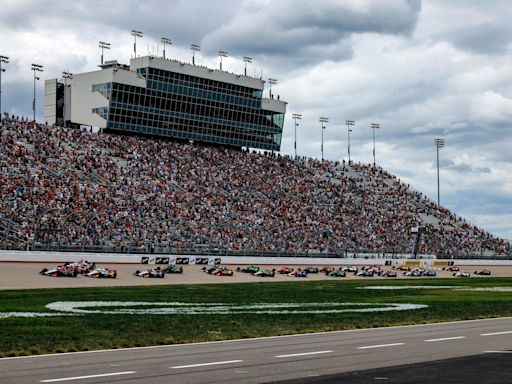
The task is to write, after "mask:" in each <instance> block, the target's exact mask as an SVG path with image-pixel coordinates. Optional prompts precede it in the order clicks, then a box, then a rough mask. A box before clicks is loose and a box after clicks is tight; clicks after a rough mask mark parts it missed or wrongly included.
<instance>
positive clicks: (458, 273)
mask: <svg viewBox="0 0 512 384" xmlns="http://www.w3.org/2000/svg"><path fill="white" fill-rule="evenodd" d="M453 276H454V277H470V276H471V275H470V274H469V272H464V271H457V272H453Z"/></svg>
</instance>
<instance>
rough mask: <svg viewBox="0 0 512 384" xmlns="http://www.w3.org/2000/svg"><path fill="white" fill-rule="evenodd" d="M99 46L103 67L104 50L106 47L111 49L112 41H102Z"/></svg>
mask: <svg viewBox="0 0 512 384" xmlns="http://www.w3.org/2000/svg"><path fill="white" fill-rule="evenodd" d="M99 47H100V48H101V66H102V67H103V51H104V50H105V49H110V43H106V42H104V41H100V45H99Z"/></svg>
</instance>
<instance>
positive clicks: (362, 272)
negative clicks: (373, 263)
mask: <svg viewBox="0 0 512 384" xmlns="http://www.w3.org/2000/svg"><path fill="white" fill-rule="evenodd" d="M374 274H375V272H374V271H373V269H369V270H366V269H362V270H360V271H359V272H357V273H356V276H359V277H373V275H374Z"/></svg>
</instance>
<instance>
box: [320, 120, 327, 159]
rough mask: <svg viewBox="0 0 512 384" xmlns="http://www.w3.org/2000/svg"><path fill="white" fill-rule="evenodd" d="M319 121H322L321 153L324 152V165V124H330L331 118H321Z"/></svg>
mask: <svg viewBox="0 0 512 384" xmlns="http://www.w3.org/2000/svg"><path fill="white" fill-rule="evenodd" d="M318 121H320V124H321V125H322V145H321V147H320V149H321V151H322V163H323V162H324V129H325V125H324V123H328V122H329V118H328V117H321V118H319V119H318Z"/></svg>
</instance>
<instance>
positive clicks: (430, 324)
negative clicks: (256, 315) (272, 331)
mask: <svg viewBox="0 0 512 384" xmlns="http://www.w3.org/2000/svg"><path fill="white" fill-rule="evenodd" d="M507 319H508V320H510V319H512V316H509V317H495V318H489V319H475V320H462V321H443V322H440V323H427V324H411V325H394V326H391V327H377V328H361V329H347V330H344V331H330V332H310V333H297V334H293V335H281V336H264V337H253V338H249V339H232V340H219V341H201V342H197V343H185V344H168V345H151V346H147V347H133V348H114V349H97V350H95V351H79V352H64V353H47V354H42V355H28V356H13V357H2V358H0V362H1V361H6V360H17V359H29V358H39V357H59V356H69V355H75V356H78V355H84V354H91V353H109V352H124V351H143V350H146V349H162V348H186V347H194V346H197V345H215V344H226V343H239V342H250V341H260V340H273V339H286V338H296V337H299V338H300V337H305V336H318V335H337V334H343V333H357V332H365V331H379V330H381V331H386V330H389V329H407V328H421V327H433V326H434V327H435V326H440V325H450V324H466V323H479V322H492V321H498V320H507Z"/></svg>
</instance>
